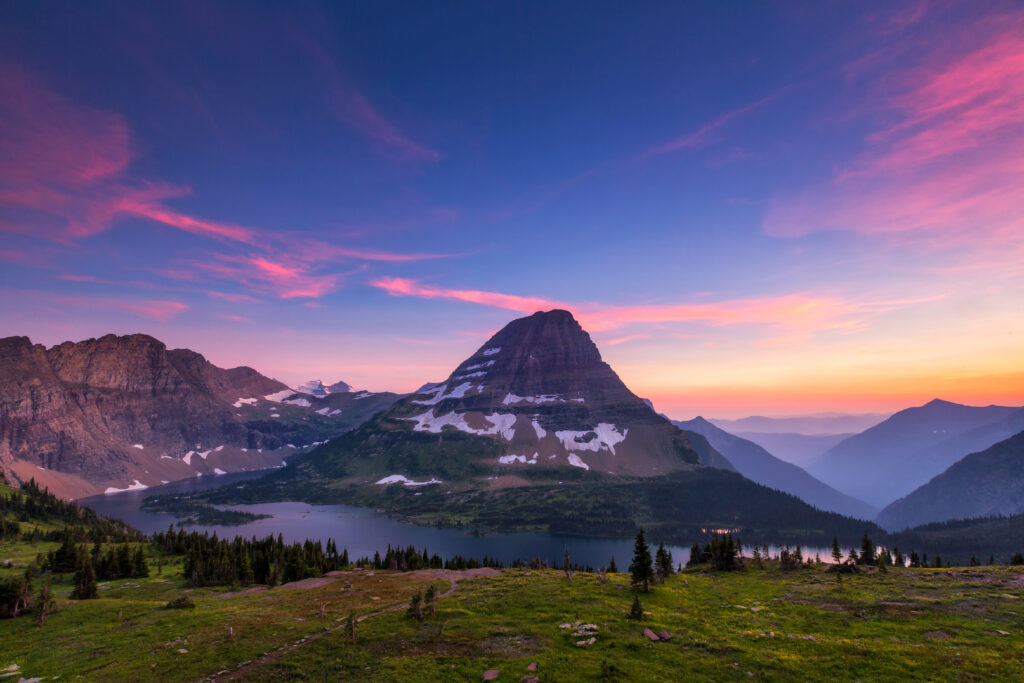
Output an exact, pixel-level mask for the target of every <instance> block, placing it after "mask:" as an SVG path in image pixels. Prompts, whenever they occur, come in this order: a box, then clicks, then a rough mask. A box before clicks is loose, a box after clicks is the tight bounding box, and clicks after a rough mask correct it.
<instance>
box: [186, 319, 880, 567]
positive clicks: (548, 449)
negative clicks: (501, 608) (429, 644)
mask: <svg viewBox="0 0 1024 683" xmlns="http://www.w3.org/2000/svg"><path fill="white" fill-rule="evenodd" d="M203 498H204V500H207V501H209V502H214V503H243V502H257V501H268V500H304V501H307V502H313V503H345V504H351V505H362V506H366V507H373V508H376V509H382V510H386V511H387V512H388V514H389V515H393V516H395V517H397V518H400V519H405V520H408V521H413V522H416V523H420V524H432V525H439V526H458V527H464V526H471V527H474V528H484V529H493V530H501V531H511V530H517V529H518V530H537V529H547V530H550V531H557V532H563V533H574V534H596V535H609V536H622V535H630V534H635V533H636V529H637V528H638V527H639V526H644V527H645V528H647V529H648V530H649V531H651V530H654V529H656V530H657V532H658V534H659V537H662V538H666V539H675V541H676V542H686V541H687V540H689V541H692V540H693V539H694V538H706V537H707V535H708V534H709V533H711V532H712V531H714V530H721V529H731V530H736V531H738V532H739V531H741V532H742V533H743V538H744V539H748V536H749V537H750V540H752V539H753V538H764V539H765V540H768V539H774V540H780V539H784V540H786V541H787V542H799V543H802V544H803V545H804V546H805V547H806V546H808V545H812V544H819V545H820V544H824V543H828V542H830V541H831V539H832V535H833V534H839V535H840V536H841V537H843V538H851V537H852V538H854V539H856V538H860V536H861V535H862V534H863V533H864V532H865V531H866V530H867V531H868V532H869V533H872V534H880V536H879V537H882V536H884V533H883V532H882V531H881V530H880V529H879V528H878V527H876V526H875V525H874V524H873V523H872V522H864V521H861V520H853V519H851V518H849V517H844V516H841V515H838V514H836V513H831V512H824V511H821V510H818V509H816V508H814V507H811V506H810V505H808V504H806V503H804V502H803V501H801V500H800V499H798V498H796V497H795V496H792V495H790V494H786V493H783V492H780V491H777V490H774V489H770V488H767V487H765V486H761V485H759V484H756V483H754V482H752V481H750V480H749V479H746V478H744V477H743V476H741V475H740V474H739V473H737V472H736V471H735V470H734V468H733V467H732V465H731V464H730V463H729V461H728V459H727V458H725V457H724V456H723V455H722V454H721V453H719V452H718V451H717V450H716V449H715V448H714V447H713V446H712V445H711V444H710V443H709V442H708V440H707V439H705V438H704V437H703V436H701V435H700V434H697V433H695V432H690V431H685V430H680V429H679V428H678V427H676V426H675V425H673V424H672V423H671V421H669V420H668V419H666V418H664V417H662V416H660V415H658V414H657V413H656V412H655V411H654V410H653V409H652V408H651V407H650V405H648V403H647V402H645V401H644V400H642V399H640V398H638V397H637V396H636V395H635V394H634V393H633V392H631V391H630V390H629V389H628V388H627V387H626V386H625V385H624V384H623V383H622V381H621V380H620V379H619V377H618V376H617V375H616V374H615V372H614V371H613V370H612V369H611V368H610V367H609V366H608V365H607V364H606V363H605V362H604V361H602V359H601V355H600V352H599V351H598V349H597V347H596V346H595V345H594V343H593V341H592V340H591V339H590V336H589V335H588V334H587V333H586V332H585V331H584V330H583V329H582V328H581V327H580V325H579V323H578V322H577V321H576V320H575V319H574V318H573V317H572V315H571V314H569V313H568V312H566V311H559V310H554V311H548V312H539V313H535V314H534V315H531V316H529V317H526V318H521V319H519V320H514V321H512V322H510V323H509V324H508V325H506V326H505V327H504V328H503V329H502V330H501V331H499V332H498V333H497V334H495V335H494V336H493V337H492V338H491V339H490V340H489V341H488V342H487V343H486V344H484V345H483V346H481V347H480V348H479V349H478V350H477V351H476V352H475V353H473V354H472V355H471V356H470V357H469V358H467V359H466V360H465V361H463V362H462V363H460V364H459V365H458V367H457V368H456V369H455V371H454V372H452V373H451V375H450V376H449V377H448V378H447V379H446V380H445V381H444V382H441V383H437V384H427V385H424V386H423V387H422V388H421V389H420V390H419V391H417V392H416V393H415V394H413V395H410V396H408V397H406V398H404V399H402V400H399V401H398V402H396V403H395V404H394V405H393V406H392V407H391V408H389V409H388V410H387V411H385V412H383V413H381V414H379V415H377V416H376V417H374V418H373V419H371V420H369V421H367V422H366V423H365V424H363V425H362V426H360V427H359V428H358V429H356V430H354V431H352V432H350V433H348V434H345V435H343V436H341V437H339V438H337V439H334V440H333V441H331V442H330V443H328V444H325V445H323V446H320V447H319V448H316V449H314V450H313V451H311V452H309V453H308V454H306V455H303V456H299V457H297V458H295V459H293V460H291V461H289V463H288V465H287V466H286V467H285V468H283V469H281V470H278V471H275V472H273V473H270V474H268V475H267V476H265V477H262V478H260V479H258V480H253V481H249V482H245V483H244V484H242V485H240V486H232V487H228V488H223V489H220V490H218V491H216V492H211V493H208V494H203ZM652 533H653V531H652ZM844 542H846V541H844Z"/></svg>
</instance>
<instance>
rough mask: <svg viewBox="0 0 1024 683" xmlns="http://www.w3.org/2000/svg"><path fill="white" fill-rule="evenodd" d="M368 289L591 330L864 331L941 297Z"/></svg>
mask: <svg viewBox="0 0 1024 683" xmlns="http://www.w3.org/2000/svg"><path fill="white" fill-rule="evenodd" d="M370 285H371V286H373V287H376V288H378V289H381V290H383V291H385V292H387V293H389V294H391V295H392V296H412V297H418V298H421V299H450V300H456V301H465V302H469V303H475V304H480V305H482V306H491V307H494V308H501V309H505V310H510V311H515V312H517V313H523V314H529V313H534V312H536V311H541V310H550V309H556V308H558V309H564V310H568V311H571V312H572V313H573V314H574V315H575V316H576V318H577V319H578V320H579V321H580V323H581V324H582V325H583V326H584V327H586V328H587V329H588V330H590V331H592V332H601V331H606V330H614V329H618V328H621V327H624V326H628V325H634V324H651V323H697V324H701V325H707V326H713V327H723V326H742V325H746V326H750V325H753V326H768V327H779V328H790V329H792V330H801V331H805V332H813V331H825V330H837V331H842V330H850V329H855V328H857V327H860V326H861V325H862V324H863V321H864V318H865V317H866V316H870V315H873V314H878V313H882V312H887V311H891V310H895V309H898V308H901V307H904V306H912V305H916V304H921V303H926V302H930V301H936V300H938V299H939V298H941V296H939V297H928V298H921V299H913V300H909V299H908V300H904V301H848V300H845V299H842V298H839V297H822V296H813V295H810V294H806V293H794V294H786V295H781V296H775V297H758V298H739V299H726V300H721V301H715V302H710V303H708V302H702V303H686V304H659V305H647V306H609V305H603V304H596V303H566V302H563V301H555V300H552V299H545V298H540V297H524V296H517V295H513V294H502V293H499V292H487V291H481V290H467V289H444V288H439V287H433V286H429V285H424V284H421V283H419V282H417V281H415V280H410V279H406V278H387V277H385V278H377V279H374V280H372V281H371V282H370ZM642 336H645V335H641V334H637V335H626V336H623V337H620V338H614V339H612V340H611V341H609V342H606V343H611V344H615V343H625V342H627V341H631V340H633V339H639V338H641V337H642Z"/></svg>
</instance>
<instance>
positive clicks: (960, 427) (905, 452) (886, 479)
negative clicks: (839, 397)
mask: <svg viewBox="0 0 1024 683" xmlns="http://www.w3.org/2000/svg"><path fill="white" fill-rule="evenodd" d="M1020 410H1021V409H1020V408H1013V407H1006V406H985V407H975V406H965V405H960V404H958V403H950V402H949V401H941V400H939V399H935V400H933V401H931V402H929V403H927V404H925V405H923V406H920V407H916V408H908V409H906V410H901V411H900V412H898V413H896V414H895V415H893V416H892V417H890V418H889V419H887V420H885V421H884V422H882V423H881V424H878V425H876V426H874V427H872V428H871V429H868V430H867V431H864V432H862V433H860V434H857V435H855V436H851V437H850V438H848V439H845V440H843V441H841V442H840V443H838V444H836V445H835V446H834V447H832V448H830V449H829V450H828V451H826V452H825V453H824V454H822V456H821V457H820V458H818V459H817V460H816V461H814V462H813V463H811V464H810V465H809V466H808V471H809V472H810V473H811V474H813V475H814V476H815V477H817V478H818V479H821V480H822V481H824V482H825V483H827V484H829V485H831V486H833V487H835V488H837V489H839V490H841V491H844V492H846V493H849V494H850V495H853V496H856V497H857V498H860V499H862V500H866V501H867V502H869V503H872V504H874V505H878V506H880V507H881V506H884V505H886V504H888V503H890V502H892V501H893V500H896V499H897V498H900V497H901V496H904V495H906V494H907V493H909V492H910V491H913V490H914V489H915V488H917V487H918V486H920V485H921V484H924V483H925V482H927V481H928V480H929V479H931V478H932V477H934V476H935V475H936V474H939V473H940V472H942V471H943V470H944V469H945V468H946V467H948V466H949V465H950V464H952V463H953V462H955V461H956V460H958V459H960V458H961V457H963V456H964V455H966V454H967V453H969V452H971V451H972V450H979V449H982V448H986V447H988V446H990V445H992V444H993V443H995V442H996V441H999V440H1001V439H1004V438H1006V437H1007V436H1009V434H1006V433H1005V430H1007V429H1011V428H1012V425H1013V424H1015V422H1014V420H1015V418H1014V413H1017V412H1018V411H1020ZM1010 433H1013V432H1010ZM965 449H966V450H965Z"/></svg>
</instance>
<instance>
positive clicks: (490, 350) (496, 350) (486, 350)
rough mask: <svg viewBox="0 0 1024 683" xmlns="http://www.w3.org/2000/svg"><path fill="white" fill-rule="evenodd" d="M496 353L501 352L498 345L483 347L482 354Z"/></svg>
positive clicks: (490, 354) (491, 354)
mask: <svg viewBox="0 0 1024 683" xmlns="http://www.w3.org/2000/svg"><path fill="white" fill-rule="evenodd" d="M496 353H501V347H500V346H495V347H494V348H493V349H485V350H484V355H485V356H493V355H494V354H496Z"/></svg>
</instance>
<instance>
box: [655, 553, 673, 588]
mask: <svg viewBox="0 0 1024 683" xmlns="http://www.w3.org/2000/svg"><path fill="white" fill-rule="evenodd" d="M654 568H655V571H656V572H657V574H658V580H659V581H661V582H662V583H665V579H667V578H668V577H670V576H671V575H672V553H670V552H669V551H668V550H666V549H665V544H664V543H659V544H658V552H656V553H655V554H654Z"/></svg>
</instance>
